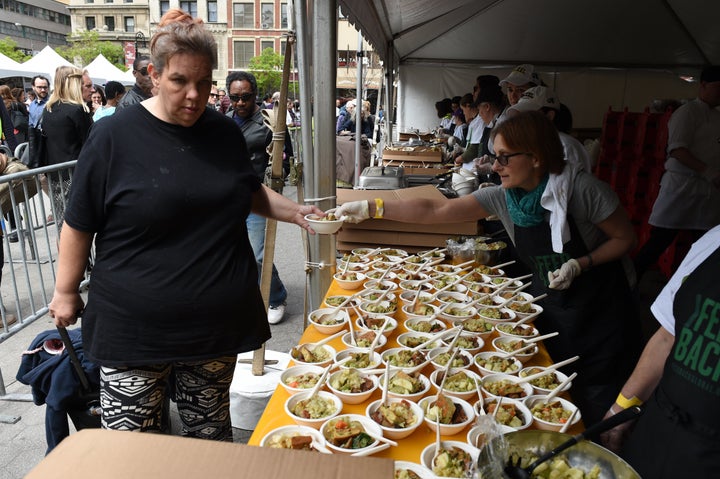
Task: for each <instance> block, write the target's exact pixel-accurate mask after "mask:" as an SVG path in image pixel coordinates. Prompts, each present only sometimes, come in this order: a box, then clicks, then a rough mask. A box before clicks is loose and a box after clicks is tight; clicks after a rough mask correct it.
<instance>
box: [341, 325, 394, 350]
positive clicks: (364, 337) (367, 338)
mask: <svg viewBox="0 0 720 479" xmlns="http://www.w3.org/2000/svg"><path fill="white" fill-rule="evenodd" d="M351 334H352V333H349V332H348V333H346V334H343V336H342V338H340V339H341V340H342V342H343V344H344V345H345V346H347V347H348V348H356V349H367V348H369V347H370V345H371V344H372V343H373V341H374V340H375V331H370V330H369V329H361V330H356V331H355V337H354V339H355V342H354V343H353V338H352V336H351ZM385 344H387V337H386V336H384V335H380V337H379V338H378V340H377V342H376V344H375V348H376V349H382V348H383V346H385Z"/></svg>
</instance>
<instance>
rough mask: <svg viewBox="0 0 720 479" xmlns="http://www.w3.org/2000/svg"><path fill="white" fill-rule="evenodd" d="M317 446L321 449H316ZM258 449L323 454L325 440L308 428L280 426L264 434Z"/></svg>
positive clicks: (316, 431)
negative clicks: (265, 448)
mask: <svg viewBox="0 0 720 479" xmlns="http://www.w3.org/2000/svg"><path fill="white" fill-rule="evenodd" d="M316 446H319V447H320V448H322V449H319V448H316ZM260 447H269V448H272V449H295V450H300V451H318V452H323V450H327V449H326V448H325V439H324V438H323V436H322V434H320V431H318V430H317V429H313V428H311V427H308V426H297V425H295V426H280V427H278V428H275V429H273V430H272V431H270V432H269V433H267V434H265V436H263V438H262V439H261V440H260Z"/></svg>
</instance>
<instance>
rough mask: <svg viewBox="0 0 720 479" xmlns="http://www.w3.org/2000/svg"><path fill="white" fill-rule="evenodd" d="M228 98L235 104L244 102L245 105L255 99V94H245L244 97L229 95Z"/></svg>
mask: <svg viewBox="0 0 720 479" xmlns="http://www.w3.org/2000/svg"><path fill="white" fill-rule="evenodd" d="M228 97H230V100H231V101H234V102H238V101H240V100H242V101H243V103H247V102H249V101H250V100H254V99H255V94H254V93H243V94H242V95H233V94H230V95H228Z"/></svg>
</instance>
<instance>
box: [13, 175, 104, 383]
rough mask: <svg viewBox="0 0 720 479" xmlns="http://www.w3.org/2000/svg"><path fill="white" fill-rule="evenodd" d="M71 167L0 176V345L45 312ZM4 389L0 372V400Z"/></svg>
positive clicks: (89, 262) (85, 280)
mask: <svg viewBox="0 0 720 479" xmlns="http://www.w3.org/2000/svg"><path fill="white" fill-rule="evenodd" d="M76 163H77V161H70V162H67V163H61V164H57V165H52V166H46V167H42V168H36V169H33V170H29V171H24V172H20V173H13V174H7V175H2V176H0V191H1V192H4V193H3V194H0V204H1V205H2V207H3V208H2V213H3V220H2V228H3V236H2V248H3V256H4V262H3V263H2V280H1V282H0V291H1V292H2V295H1V296H0V317H1V318H2V324H1V325H0V326H2V327H1V328H0V343H1V342H2V341H4V340H5V339H7V338H9V337H10V336H12V335H13V334H14V333H16V332H18V331H20V330H21V329H22V328H24V327H25V326H27V325H28V324H30V323H32V322H33V321H35V320H36V319H38V318H40V317H42V316H44V315H45V314H47V312H48V304H49V302H50V300H51V299H52V294H53V289H54V287H55V273H56V270H55V268H56V261H57V254H58V240H59V232H60V229H61V226H60V224H61V222H60V221H58V220H60V219H61V218H62V215H63V212H64V210H65V204H66V201H67V196H68V195H67V194H68V192H69V188H70V184H71V179H72V174H73V171H74V169H75V165H76ZM51 196H54V198H55V200H52V199H51ZM9 212H12V215H13V216H14V222H15V228H12V227H11V225H10V222H9V221H8V218H9V217H10V216H9V214H8V213H9ZM11 239H12V240H13V241H12V242H11V241H10V240H11ZM93 251H94V250H93ZM93 255H94V253H91V257H90V258H89V260H88V264H89V265H92V262H93ZM89 269H90V266H89V267H88V268H87V269H86V272H85V277H84V278H83V281H82V283H81V289H84V288H86V287H87V285H88V283H89V280H90V277H89ZM4 391H5V385H4V382H3V379H2V372H1V371H0V397H1V396H3V395H4Z"/></svg>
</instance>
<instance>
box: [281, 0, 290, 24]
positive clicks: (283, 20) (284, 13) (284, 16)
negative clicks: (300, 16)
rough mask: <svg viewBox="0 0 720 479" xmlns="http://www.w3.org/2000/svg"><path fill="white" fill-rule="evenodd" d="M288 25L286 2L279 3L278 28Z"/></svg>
mask: <svg viewBox="0 0 720 479" xmlns="http://www.w3.org/2000/svg"><path fill="white" fill-rule="evenodd" d="M287 27H288V17H287V3H281V4H280V28H287Z"/></svg>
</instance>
